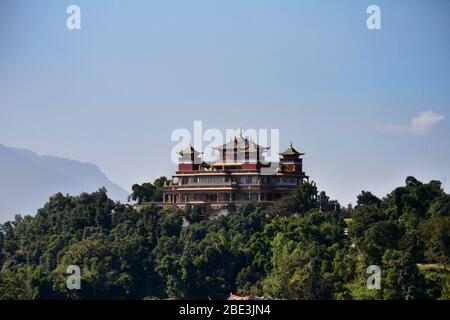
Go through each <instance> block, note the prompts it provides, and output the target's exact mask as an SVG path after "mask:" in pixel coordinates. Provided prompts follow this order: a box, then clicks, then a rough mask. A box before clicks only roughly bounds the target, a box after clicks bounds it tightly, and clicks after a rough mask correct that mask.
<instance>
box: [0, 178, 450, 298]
mask: <svg viewBox="0 0 450 320" xmlns="http://www.w3.org/2000/svg"><path fill="white" fill-rule="evenodd" d="M164 181H165V178H160V179H158V180H156V181H155V182H154V183H153V184H142V185H135V186H136V187H135V186H133V195H132V199H133V200H135V201H137V203H142V202H148V201H149V202H150V203H148V204H146V205H145V206H141V207H140V208H139V210H136V209H135V208H134V207H132V206H130V205H124V204H121V203H115V202H113V201H111V200H110V199H108V197H107V195H106V190H105V189H100V190H99V191H97V192H94V193H91V194H87V193H83V194H80V195H79V196H68V195H63V194H60V193H59V194H56V195H54V196H52V197H51V198H50V199H49V201H48V203H47V204H45V205H44V207H43V208H41V209H39V210H38V212H37V214H36V216H35V217H30V216H26V217H21V216H16V218H15V220H14V221H10V222H7V223H5V224H3V225H0V267H1V269H0V270H1V271H0V299H207V298H212V299H224V298H226V297H227V296H228V295H229V294H230V292H233V293H238V294H242V295H253V296H267V297H272V298H280V299H449V298H450V276H449V274H448V271H447V269H448V264H449V259H450V234H449V232H450V212H449V208H450V200H449V199H450V197H449V195H447V194H445V193H444V192H443V190H442V188H441V184H440V183H439V182H437V181H431V182H430V183H422V182H420V181H417V180H416V179H415V178H413V177H408V178H407V179H406V183H405V186H402V187H399V188H396V189H395V190H394V191H393V192H391V193H390V194H388V195H387V196H386V197H385V198H383V199H379V198H377V197H376V196H374V195H373V194H371V193H370V192H368V191H363V192H362V193H361V195H359V196H358V201H357V205H356V206H355V208H352V207H351V206H349V207H347V208H341V206H340V205H339V203H338V202H337V201H335V200H330V198H329V197H328V196H327V195H326V193H325V192H320V193H319V192H318V191H317V188H316V186H315V185H314V184H312V183H311V184H310V183H305V184H304V185H302V186H301V187H299V188H298V189H297V190H296V191H294V192H292V193H291V194H289V195H288V196H286V197H284V198H282V199H280V200H278V201H277V202H276V203H275V204H274V205H272V206H269V207H266V206H265V205H262V204H259V203H247V204H244V205H240V206H237V207H236V206H234V205H230V206H229V208H228V211H229V214H228V215H226V216H220V217H215V218H214V219H211V218H210V212H209V209H208V208H206V207H204V206H188V207H187V208H186V210H183V211H182V210H178V209H175V208H161V207H159V206H157V205H156V204H152V203H153V202H154V201H159V200H160V199H161V197H162V195H161V193H160V192H161V190H162V187H163V185H164ZM349 216H351V219H347V221H348V225H347V223H346V222H345V221H344V217H347V218H348V217H349ZM186 222H187V223H186ZM346 228H348V234H347V232H346V231H345V230H346ZM372 264H376V265H379V266H380V268H381V276H382V282H381V283H382V288H381V290H370V289H368V288H367V287H366V279H367V277H368V276H369V275H368V274H367V273H366V269H367V267H368V266H369V265H372ZM69 265H78V266H80V268H81V290H69V289H67V286H66V280H67V274H66V271H67V267H68V266H69Z"/></svg>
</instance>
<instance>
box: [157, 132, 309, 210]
mask: <svg viewBox="0 0 450 320" xmlns="http://www.w3.org/2000/svg"><path fill="white" fill-rule="evenodd" d="M214 149H215V150H217V151H218V158H217V160H216V161H213V162H209V163H207V162H204V161H202V160H201V157H202V153H200V152H198V151H197V150H195V149H194V148H193V147H192V146H191V145H189V147H187V148H186V149H184V150H182V151H180V152H179V158H180V159H179V164H178V170H177V171H176V173H175V174H174V175H173V177H172V180H170V181H168V183H167V184H166V185H165V186H164V190H163V202H164V204H167V205H168V204H172V205H176V206H178V207H181V208H183V207H184V206H185V205H186V204H211V205H212V206H213V207H214V208H220V207H223V205H226V204H228V203H242V202H248V201H257V202H273V201H274V200H276V199H278V198H280V197H282V196H283V195H285V194H286V193H288V192H290V191H292V190H293V189H295V188H296V187H297V186H299V185H300V184H302V183H303V181H305V180H308V179H309V177H308V176H307V175H306V174H305V173H304V172H303V163H302V162H303V159H302V156H303V155H304V153H301V152H298V151H297V150H295V149H294V147H293V146H292V143H291V144H290V146H289V147H288V148H287V149H286V150H285V151H284V152H281V153H280V154H279V155H280V159H279V162H278V163H276V164H273V165H272V164H271V163H267V162H265V160H264V153H265V152H267V150H268V149H269V148H268V147H264V146H260V145H258V144H256V143H255V142H254V141H253V140H252V139H249V138H244V137H243V136H242V134H241V135H240V136H238V137H235V138H234V139H232V140H231V141H230V142H228V143H226V144H224V145H222V146H218V147H215V148H214Z"/></svg>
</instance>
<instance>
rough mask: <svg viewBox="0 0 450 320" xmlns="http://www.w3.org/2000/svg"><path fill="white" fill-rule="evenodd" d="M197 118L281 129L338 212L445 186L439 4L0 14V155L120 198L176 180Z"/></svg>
mask: <svg viewBox="0 0 450 320" xmlns="http://www.w3.org/2000/svg"><path fill="white" fill-rule="evenodd" d="M71 4H77V5H79V6H80V8H81V30H75V31H69V30H68V29H67V28H66V19H67V16H68V15H67V14H66V8H67V6H69V5H71ZM370 4H377V5H379V6H380V8H381V23H382V30H368V29H367V27H366V19H367V17H368V15H367V13H366V9H367V7H368V6H369V5H370ZM194 120H202V121H203V125H204V127H205V129H206V128H218V129H221V130H225V129H226V128H240V127H243V128H263V129H271V128H278V129H280V137H281V145H282V147H286V146H287V145H288V143H289V142H290V141H291V140H292V141H293V143H294V146H295V147H296V148H297V149H300V150H301V151H303V152H305V153H306V155H305V160H304V166H305V171H306V172H307V174H309V175H310V176H311V178H312V179H313V180H315V181H316V182H317V184H318V186H319V188H320V189H325V190H326V191H327V193H329V194H330V195H331V196H332V197H335V198H337V199H338V200H340V201H341V202H343V203H344V204H345V203H348V202H349V201H352V202H354V201H355V198H356V195H357V194H358V193H359V192H360V191H361V190H362V189H364V190H371V191H373V192H374V193H375V194H377V195H379V196H382V195H384V194H385V193H386V192H388V191H390V190H391V189H392V188H393V187H395V186H398V185H400V184H403V181H404V178H405V177H406V176H407V175H414V176H416V177H417V178H419V179H423V180H427V181H428V180H430V179H439V180H443V179H444V177H445V176H446V177H447V179H450V147H449V146H450V144H449V137H450V125H449V122H450V1H446V0H442V1H393V0H389V1H378V0H371V1H364V0H361V1H350V0H348V1H318V0H311V1H300V0H296V1H287V0H283V1H280V0H278V1H275V0H274V1H262V0H254V1H249V0H246V1H244V0H239V1H237V0H236V1H234V0H222V1H217V0H208V1H189V0H180V1H170V0H164V1H163V0H159V1H136V0H135V1H133V0H129V1H107V0H105V1H99V0H97V1H92V0H89V1H87V0H86V1H81V0H72V1H47V0H42V1H20V0H19V1H18V0H6V1H5V0H1V1H0V143H1V144H4V145H9V146H14V147H21V148H27V149H31V150H34V151H36V152H38V153H39V154H51V155H57V156H63V157H67V158H71V159H76V160H81V161H88V162H92V163H95V164H97V165H98V166H99V167H100V168H101V169H102V171H103V172H105V173H106V174H107V175H108V176H109V177H110V178H111V180H113V181H114V182H117V183H118V184H120V185H122V186H123V187H125V188H127V189H129V188H130V186H131V184H133V183H135V182H143V181H147V180H153V179H154V178H156V177H158V176H160V175H170V174H171V173H172V172H173V171H174V170H175V166H174V164H173V163H172V162H171V160H170V151H171V149H172V147H173V146H174V145H175V142H172V141H171V140H170V135H171V133H172V131H173V130H174V129H176V128H187V129H189V130H193V124H194ZM449 184H450V181H448V182H447V187H446V190H447V191H448V190H449V188H448V185H449Z"/></svg>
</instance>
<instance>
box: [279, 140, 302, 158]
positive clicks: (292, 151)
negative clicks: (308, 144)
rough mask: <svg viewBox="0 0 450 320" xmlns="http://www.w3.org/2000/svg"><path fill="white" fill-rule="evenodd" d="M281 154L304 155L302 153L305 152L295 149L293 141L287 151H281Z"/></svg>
mask: <svg viewBox="0 0 450 320" xmlns="http://www.w3.org/2000/svg"><path fill="white" fill-rule="evenodd" d="M279 155H280V156H302V155H304V153H302V152H298V151H297V150H295V149H294V147H293V146H292V142H291V144H290V145H289V147H288V148H287V149H286V150H285V151H283V152H281V153H279Z"/></svg>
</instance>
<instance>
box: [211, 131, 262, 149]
mask: <svg viewBox="0 0 450 320" xmlns="http://www.w3.org/2000/svg"><path fill="white" fill-rule="evenodd" d="M235 148H236V149H238V150H239V151H249V152H257V150H258V149H259V150H260V151H264V150H268V149H270V147H264V146H261V145H259V144H257V143H255V142H254V141H253V139H251V138H248V137H245V138H244V137H243V136H242V132H241V134H240V135H239V136H238V137H234V138H233V139H231V140H230V141H228V142H227V143H225V144H223V145H221V146H217V147H213V149H216V150H224V149H225V150H234V149H235Z"/></svg>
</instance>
